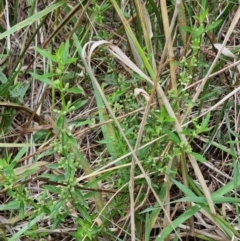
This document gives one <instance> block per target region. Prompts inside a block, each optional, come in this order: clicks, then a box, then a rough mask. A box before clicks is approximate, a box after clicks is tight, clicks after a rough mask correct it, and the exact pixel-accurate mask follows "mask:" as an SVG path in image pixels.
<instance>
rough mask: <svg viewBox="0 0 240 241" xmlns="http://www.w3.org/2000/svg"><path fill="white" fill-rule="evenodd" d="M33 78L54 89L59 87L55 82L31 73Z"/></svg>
mask: <svg viewBox="0 0 240 241" xmlns="http://www.w3.org/2000/svg"><path fill="white" fill-rule="evenodd" d="M30 74H31V75H32V77H33V78H35V79H37V80H40V81H41V82H43V83H45V84H48V85H50V86H51V87H53V88H56V87H57V86H56V85H55V84H54V82H53V81H52V80H50V79H48V78H44V77H42V76H41V75H38V74H35V73H30Z"/></svg>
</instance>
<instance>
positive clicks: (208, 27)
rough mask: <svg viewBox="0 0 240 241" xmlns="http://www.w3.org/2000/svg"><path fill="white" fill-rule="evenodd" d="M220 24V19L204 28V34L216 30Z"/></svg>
mask: <svg viewBox="0 0 240 241" xmlns="http://www.w3.org/2000/svg"><path fill="white" fill-rule="evenodd" d="M221 22H222V20H221V19H220V20H217V21H215V22H213V23H211V24H209V25H208V26H207V27H206V29H205V32H208V31H210V30H212V29H214V28H216V27H217V26H218V25H219V24H220V23H221Z"/></svg>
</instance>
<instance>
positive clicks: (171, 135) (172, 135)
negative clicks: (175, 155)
mask: <svg viewBox="0 0 240 241" xmlns="http://www.w3.org/2000/svg"><path fill="white" fill-rule="evenodd" d="M164 131H165V132H166V134H167V135H168V137H169V139H170V140H171V141H173V142H174V143H175V144H178V143H180V142H181V140H180V139H179V137H178V135H177V134H175V133H174V132H173V131H169V130H168V129H164Z"/></svg>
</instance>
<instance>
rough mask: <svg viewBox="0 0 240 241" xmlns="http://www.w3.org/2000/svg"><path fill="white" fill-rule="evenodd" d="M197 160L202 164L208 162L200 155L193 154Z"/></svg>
mask: <svg viewBox="0 0 240 241" xmlns="http://www.w3.org/2000/svg"><path fill="white" fill-rule="evenodd" d="M190 154H191V155H192V156H193V157H194V158H195V159H196V160H198V161H200V162H203V163H204V162H207V160H206V159H205V158H204V157H203V156H202V155H201V154H199V153H196V152H191V153H190Z"/></svg>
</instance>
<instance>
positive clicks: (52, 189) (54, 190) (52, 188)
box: [43, 185, 61, 194]
mask: <svg viewBox="0 0 240 241" xmlns="http://www.w3.org/2000/svg"><path fill="white" fill-rule="evenodd" d="M43 187H44V189H46V190H48V191H49V192H52V193H58V194H60V193H61V188H59V187H56V186H52V185H43Z"/></svg>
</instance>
